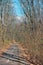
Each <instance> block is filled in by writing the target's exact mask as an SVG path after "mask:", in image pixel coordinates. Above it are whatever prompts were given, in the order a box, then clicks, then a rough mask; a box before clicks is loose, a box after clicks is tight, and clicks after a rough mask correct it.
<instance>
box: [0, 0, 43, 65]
mask: <svg viewBox="0 0 43 65" xmlns="http://www.w3.org/2000/svg"><path fill="white" fill-rule="evenodd" d="M18 1H19V3H20V7H21V8H22V11H23V14H24V15H23V16H17V15H16V13H15V12H16V11H15V5H12V4H13V2H12V1H11V0H0V47H1V46H2V45H4V44H7V43H9V41H10V42H13V41H14V40H16V41H17V42H19V43H20V44H22V45H23V47H25V48H26V49H28V51H27V52H28V53H30V54H31V55H32V58H34V57H36V56H37V59H39V60H40V62H41V63H42V65H43V0H18ZM13 10H14V13H13ZM18 17H19V18H18Z"/></svg>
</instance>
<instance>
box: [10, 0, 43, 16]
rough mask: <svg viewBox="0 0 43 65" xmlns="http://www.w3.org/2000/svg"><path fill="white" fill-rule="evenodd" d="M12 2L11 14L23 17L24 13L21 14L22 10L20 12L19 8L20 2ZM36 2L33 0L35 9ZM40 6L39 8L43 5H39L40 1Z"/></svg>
mask: <svg viewBox="0 0 43 65" xmlns="http://www.w3.org/2000/svg"><path fill="white" fill-rule="evenodd" d="M11 1H12V4H13V5H14V7H13V9H12V10H13V13H14V12H15V14H16V15H17V16H23V15H24V12H23V10H22V7H21V6H20V2H19V0H11ZM36 1H37V0H34V5H35V7H36V5H37V4H36ZM40 6H41V8H43V5H42V3H41V1H40Z"/></svg>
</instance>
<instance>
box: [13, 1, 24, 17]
mask: <svg viewBox="0 0 43 65" xmlns="http://www.w3.org/2000/svg"><path fill="white" fill-rule="evenodd" d="M12 3H13V5H14V8H13V12H14V10H15V14H16V15H18V16H23V15H24V13H23V10H22V8H21V6H20V3H19V1H18V0H12Z"/></svg>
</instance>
